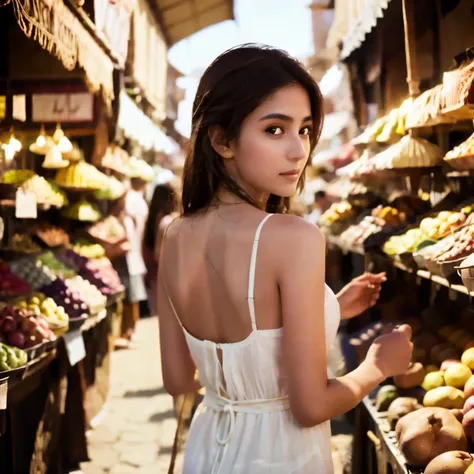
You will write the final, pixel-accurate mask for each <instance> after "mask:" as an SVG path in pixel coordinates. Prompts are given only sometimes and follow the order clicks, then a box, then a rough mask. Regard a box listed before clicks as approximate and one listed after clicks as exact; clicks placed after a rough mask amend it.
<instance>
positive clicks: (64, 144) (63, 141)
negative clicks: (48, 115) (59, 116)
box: [53, 123, 72, 153]
mask: <svg viewBox="0 0 474 474" xmlns="http://www.w3.org/2000/svg"><path fill="white" fill-rule="evenodd" d="M53 140H54V142H55V143H56V144H57V145H58V147H59V150H60V151H61V153H70V152H71V151H72V143H71V142H70V140H69V138H67V137H66V136H65V135H64V131H63V130H62V128H61V125H60V124H59V123H58V125H57V126H56V130H55V132H54V135H53Z"/></svg>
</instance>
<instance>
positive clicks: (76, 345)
mask: <svg viewBox="0 0 474 474" xmlns="http://www.w3.org/2000/svg"><path fill="white" fill-rule="evenodd" d="M63 337H64V342H65V343H66V350H67V355H68V358H69V363H70V364H71V365H72V366H74V365H76V364H77V363H78V362H80V361H81V360H82V359H84V357H85V356H86V346H85V345H84V338H83V337H82V332H81V331H72V332H68V333H66V334H64V336H63Z"/></svg>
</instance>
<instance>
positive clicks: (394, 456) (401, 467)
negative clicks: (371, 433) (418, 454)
mask: <svg viewBox="0 0 474 474" xmlns="http://www.w3.org/2000/svg"><path fill="white" fill-rule="evenodd" d="M362 404H363V405H364V407H365V409H366V410H367V412H368V413H369V415H370V417H371V418H372V420H373V422H374V424H375V436H376V437H377V439H378V441H379V442H380V443H382V444H383V446H384V448H385V449H383V450H382V451H383V452H384V453H386V456H387V462H389V463H390V464H391V466H392V469H393V472H396V473H397V474H398V473H400V474H421V472H422V471H421V470H419V469H411V468H409V467H408V466H407V464H406V461H405V458H404V457H403V455H402V454H401V453H400V451H399V449H398V446H397V441H396V437H395V432H394V431H393V430H390V429H389V426H388V421H387V414H386V412H385V413H379V412H377V410H376V409H375V406H374V405H373V403H372V401H371V399H370V398H369V397H365V398H364V399H363V400H362Z"/></svg>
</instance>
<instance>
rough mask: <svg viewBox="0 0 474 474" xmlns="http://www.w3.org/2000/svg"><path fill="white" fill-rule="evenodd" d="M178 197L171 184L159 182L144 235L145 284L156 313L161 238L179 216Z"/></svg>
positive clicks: (154, 191)
mask: <svg viewBox="0 0 474 474" xmlns="http://www.w3.org/2000/svg"><path fill="white" fill-rule="evenodd" d="M177 210H178V199H177V196H176V192H175V190H174V189H173V187H172V186H171V185H170V184H158V185H157V186H156V187H155V189H154V190H153V196H152V198H151V202H150V209H149V213H148V218H147V221H146V224H145V232H144V235H143V247H142V252H143V260H144V261H145V266H146V275H145V286H146V288H147V293H148V304H149V306H150V313H151V314H152V315H156V296H157V293H156V289H157V278H158V260H159V258H160V250H161V239H162V237H163V233H164V232H165V230H166V228H167V227H168V226H169V225H170V224H171V222H172V221H173V219H174V218H175V217H176V216H177V214H176V211H177Z"/></svg>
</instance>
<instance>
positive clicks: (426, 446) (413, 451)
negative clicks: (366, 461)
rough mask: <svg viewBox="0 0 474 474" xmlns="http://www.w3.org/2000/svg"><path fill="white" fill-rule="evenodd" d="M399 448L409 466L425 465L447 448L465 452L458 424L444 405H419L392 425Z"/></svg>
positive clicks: (462, 432)
mask: <svg viewBox="0 0 474 474" xmlns="http://www.w3.org/2000/svg"><path fill="white" fill-rule="evenodd" d="M395 433H396V436H397V440H398V445H399V448H400V451H401V452H402V454H403V456H404V457H405V459H406V461H407V463H408V465H410V466H413V467H425V466H427V465H428V464H429V463H430V462H431V461H432V460H433V459H434V458H436V457H437V456H439V455H440V454H443V453H445V452H448V451H455V450H460V451H466V450H467V448H468V441H467V437H466V435H465V433H464V430H463V427H462V425H461V423H460V422H459V421H458V420H457V418H456V417H455V416H454V414H453V413H451V412H450V411H449V410H448V409H446V408H438V407H434V408H421V409H419V410H416V411H413V412H411V413H408V414H407V415H405V416H404V417H402V418H401V419H400V420H399V421H398V423H397V425H396V428H395Z"/></svg>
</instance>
